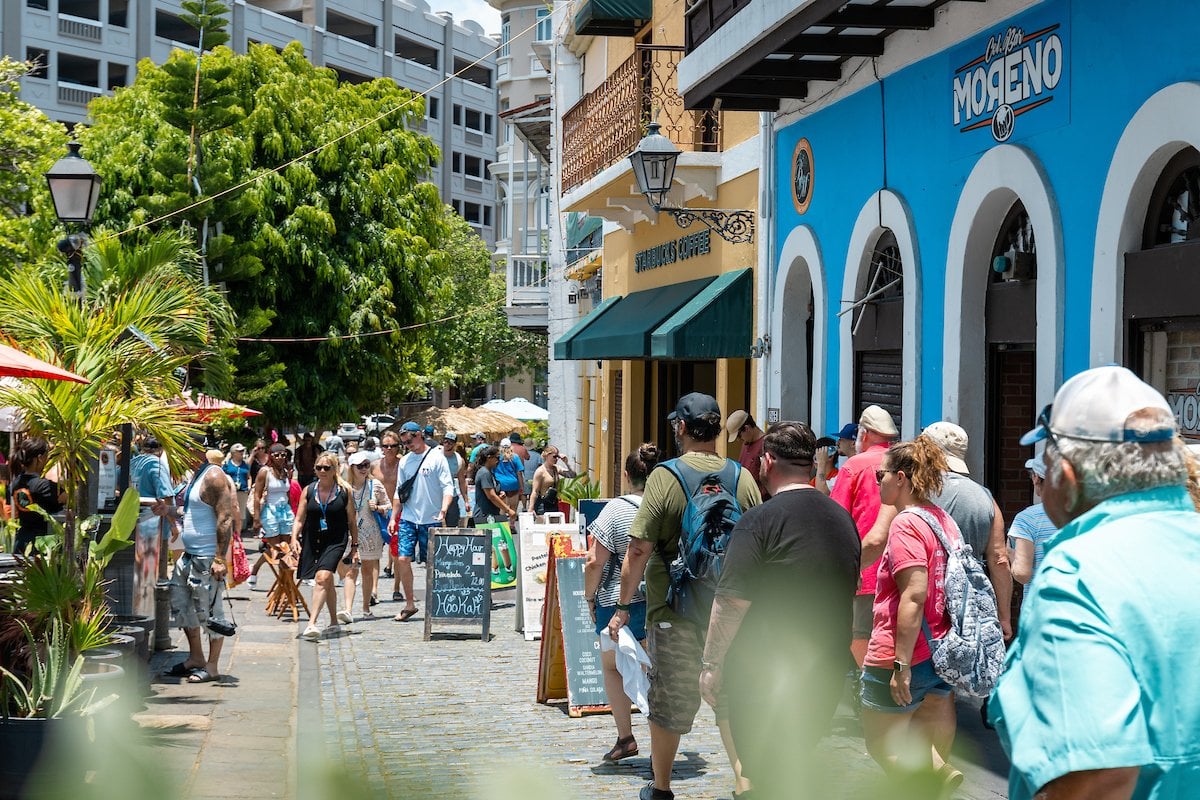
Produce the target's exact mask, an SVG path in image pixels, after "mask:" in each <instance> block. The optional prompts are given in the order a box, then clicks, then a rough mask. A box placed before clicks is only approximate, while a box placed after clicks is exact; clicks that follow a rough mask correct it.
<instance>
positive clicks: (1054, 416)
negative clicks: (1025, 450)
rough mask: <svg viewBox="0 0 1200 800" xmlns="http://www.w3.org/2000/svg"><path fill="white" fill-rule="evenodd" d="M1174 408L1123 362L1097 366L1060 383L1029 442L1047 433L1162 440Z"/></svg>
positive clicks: (1024, 440)
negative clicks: (1115, 364)
mask: <svg viewBox="0 0 1200 800" xmlns="http://www.w3.org/2000/svg"><path fill="white" fill-rule="evenodd" d="M1176 431H1177V426H1176V422H1175V414H1174V412H1172V411H1171V406H1170V405H1168V404H1167V401H1166V399H1165V398H1164V397H1163V396H1162V395H1161V394H1159V392H1158V390H1157V389H1155V388H1154V387H1153V386H1150V385H1149V384H1148V383H1145V382H1143V381H1142V380H1141V379H1140V378H1138V376H1136V375H1134V374H1133V373H1132V372H1130V371H1129V370H1127V369H1125V367H1116V366H1111V367H1096V368H1095V369H1089V370H1087V371H1085V372H1081V373H1079V374H1078V375H1076V376H1075V377H1074V378H1071V380H1069V381H1067V382H1066V383H1064V384H1063V385H1062V386H1061V387H1060V388H1059V390H1058V394H1056V395H1054V402H1053V403H1052V404H1050V405H1048V406H1046V408H1044V409H1043V410H1042V413H1041V415H1040V416H1039V417H1038V420H1037V427H1036V428H1034V429H1033V430H1031V431H1030V432H1029V433H1027V434H1025V435H1024V436H1022V437H1021V444H1023V445H1030V444H1033V443H1034V442H1040V441H1041V440H1042V439H1045V438H1047V437H1050V436H1063V437H1065V438H1068V439H1081V440H1083V441H1086V442H1163V441H1166V440H1168V439H1172V438H1174V436H1175V434H1176Z"/></svg>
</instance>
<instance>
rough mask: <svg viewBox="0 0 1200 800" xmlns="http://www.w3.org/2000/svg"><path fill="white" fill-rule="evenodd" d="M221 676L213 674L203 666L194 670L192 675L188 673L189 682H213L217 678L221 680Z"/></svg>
mask: <svg viewBox="0 0 1200 800" xmlns="http://www.w3.org/2000/svg"><path fill="white" fill-rule="evenodd" d="M220 677H221V676H220V675H213V674H212V673H211V672H209V671H208V670H206V669H204V668H203V667H201V668H200V669H198V670H196V671H195V672H193V673H192V674H191V675H188V677H187V682H188V683H212V682H213V681H215V680H219V679H220Z"/></svg>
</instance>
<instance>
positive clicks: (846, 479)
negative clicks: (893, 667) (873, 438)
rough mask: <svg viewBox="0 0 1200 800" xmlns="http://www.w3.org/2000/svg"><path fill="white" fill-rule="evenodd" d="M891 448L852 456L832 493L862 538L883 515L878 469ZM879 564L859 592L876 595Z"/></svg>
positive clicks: (880, 447)
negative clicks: (876, 477)
mask: <svg viewBox="0 0 1200 800" xmlns="http://www.w3.org/2000/svg"><path fill="white" fill-rule="evenodd" d="M887 449H888V445H887V444H877V445H872V446H871V447H868V448H867V449H866V450H865V451H864V452H862V453H859V454H858V455H854V456H851V457H850V458H848V459H847V460H846V463H845V464H843V465H842V466H841V469H840V470H839V471H838V478H837V483H835V484H834V485H833V491H832V492H830V494H829V496H830V497H831V498H833V499H834V500H836V501H837V502H838V504H839V505H841V507H842V508H844V509H846V510H847V511H849V512H850V516H851V517H853V518H854V527H856V528H858V538H859V539H863V538H865V537H866V535H867V532H868V531H870V530H871V526H873V525H874V524H875V520H876V519H877V518H878V517H879V484H878V483H876V482H875V470H877V469H879V467H880V465H882V464H883V455H884V453H886V452H887ZM878 564H879V562H878V561H876V562H875V563H874V564H871V565H870V566H869V567H867V568H866V569H864V570H863V571H862V584H861V585H860V586H859V588H858V593H859V594H875V568H876V566H877V565H878ZM889 666H890V665H889Z"/></svg>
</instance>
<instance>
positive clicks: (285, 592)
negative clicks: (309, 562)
mask: <svg viewBox="0 0 1200 800" xmlns="http://www.w3.org/2000/svg"><path fill="white" fill-rule="evenodd" d="M288 552H289V549H288V545H287V543H286V542H285V543H283V544H280V545H278V546H277V547H269V548H267V550H265V551H264V553H263V555H264V556H265V557H266V560H267V566H268V567H270V568H271V572H272V573H274V575H275V583H274V584H272V586H271V590H270V591H269V592H268V593H267V613H268V614H272V615H274V616H277V617H279V618H280V619H282V618H283V615H284V614H285V613H287V611H288V609H291V611H292V622H299V621H300V609H301V608H303V609H304V613H305V614H306V615H309V610H308V603H307V602H305V600H304V595H302V594H301V593H300V587H299V586H297V585H296V571H295V570H294V569H292V568H291V567H290V566H288V564H287V555H288Z"/></svg>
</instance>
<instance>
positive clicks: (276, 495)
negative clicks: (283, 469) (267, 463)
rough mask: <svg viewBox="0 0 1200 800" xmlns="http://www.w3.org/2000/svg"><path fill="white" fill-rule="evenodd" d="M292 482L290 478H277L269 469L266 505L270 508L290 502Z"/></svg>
mask: <svg viewBox="0 0 1200 800" xmlns="http://www.w3.org/2000/svg"><path fill="white" fill-rule="evenodd" d="M291 486H292V482H291V481H290V480H288V478H286V477H283V478H276V477H275V473H274V472H273V471H272V470H271V469H270V468H269V467H268V468H267V496H266V500H265V502H266V504H267V505H269V506H274V505H278V504H280V503H286V502H287V501H288V490H289V489H291Z"/></svg>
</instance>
